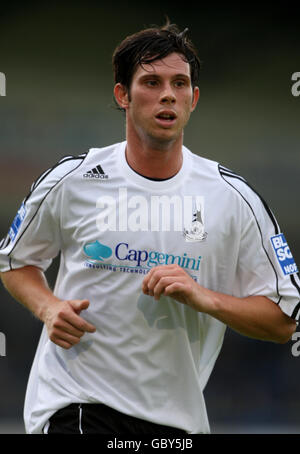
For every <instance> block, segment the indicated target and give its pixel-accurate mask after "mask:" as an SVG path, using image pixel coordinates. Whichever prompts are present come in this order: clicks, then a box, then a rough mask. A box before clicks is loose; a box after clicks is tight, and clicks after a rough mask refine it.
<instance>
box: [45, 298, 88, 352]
mask: <svg viewBox="0 0 300 454" xmlns="http://www.w3.org/2000/svg"><path fill="white" fill-rule="evenodd" d="M88 306H89V301H88V300H71V301H61V300H58V301H55V302H52V303H51V304H49V305H48V307H47V312H46V315H45V316H44V319H43V321H44V323H45V325H46V327H47V331H48V335H49V338H50V340H51V341H52V342H54V343H55V344H56V345H59V346H60V347H63V348H65V349H69V348H71V347H72V346H73V345H75V344H78V342H79V341H80V339H81V337H82V336H83V335H84V333H86V332H88V333H94V332H95V331H96V328H95V326H94V325H92V324H90V323H88V322H87V321H86V320H84V319H83V318H82V317H80V315H79V314H80V312H81V311H82V310H85V309H87V308H88Z"/></svg>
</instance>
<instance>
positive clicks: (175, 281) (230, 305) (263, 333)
mask: <svg viewBox="0 0 300 454" xmlns="http://www.w3.org/2000/svg"><path fill="white" fill-rule="evenodd" d="M142 289H143V292H144V293H145V294H146V295H150V296H153V297H154V298H155V299H156V300H158V299H159V298H160V296H161V295H164V296H169V297H172V298H174V299H175V300H176V301H178V302H180V303H183V304H187V305H188V306H190V307H192V308H193V309H194V310H196V311H197V312H203V313H206V314H209V315H211V316H212V317H214V318H216V319H218V320H220V321H221V322H223V323H225V324H226V325H227V326H229V327H230V328H232V329H233V330H235V331H237V332H239V333H240V334H243V335H244V336H248V337H252V338H255V339H260V340H266V341H271V342H277V343H286V342H287V341H288V340H289V339H290V338H291V336H292V334H293V333H294V331H295V329H296V326H297V325H296V322H295V320H293V319H292V318H291V317H289V316H288V315H286V314H285V313H284V312H283V311H282V310H281V309H280V307H278V305H277V304H276V303H274V302H273V301H272V300H270V299H269V298H267V297H265V296H260V295H255V296H247V297H244V298H238V297H234V296H231V295H226V294H223V293H218V292H215V291H213V290H209V289H207V288H204V287H202V286H201V285H199V284H198V283H197V282H195V281H194V279H193V278H192V277H190V276H189V275H188V274H187V273H186V272H185V271H184V270H183V269H182V268H181V267H179V266H178V265H163V266H157V267H155V268H152V269H151V271H150V272H149V273H148V274H147V276H146V277H145V278H144V281H143V287H142Z"/></svg>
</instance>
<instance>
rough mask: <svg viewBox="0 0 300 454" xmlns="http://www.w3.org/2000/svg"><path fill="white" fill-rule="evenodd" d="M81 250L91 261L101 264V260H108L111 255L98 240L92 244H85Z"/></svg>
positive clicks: (108, 248) (110, 251)
mask: <svg viewBox="0 0 300 454" xmlns="http://www.w3.org/2000/svg"><path fill="white" fill-rule="evenodd" d="M83 250H84V253H85V254H86V255H87V256H88V257H89V259H90V260H91V261H96V262H99V261H100V262H103V259H108V258H109V257H110V256H111V255H112V250H111V248H110V247H108V246H105V245H104V244H102V243H100V242H99V241H98V240H96V241H94V242H93V243H87V244H86V245H85V246H84V248H83Z"/></svg>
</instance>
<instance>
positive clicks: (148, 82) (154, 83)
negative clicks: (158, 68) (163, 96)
mask: <svg viewBox="0 0 300 454" xmlns="http://www.w3.org/2000/svg"><path fill="white" fill-rule="evenodd" d="M145 83H146V85H147V86H148V87H156V86H157V85H158V81H157V80H155V79H148V80H146V81H145Z"/></svg>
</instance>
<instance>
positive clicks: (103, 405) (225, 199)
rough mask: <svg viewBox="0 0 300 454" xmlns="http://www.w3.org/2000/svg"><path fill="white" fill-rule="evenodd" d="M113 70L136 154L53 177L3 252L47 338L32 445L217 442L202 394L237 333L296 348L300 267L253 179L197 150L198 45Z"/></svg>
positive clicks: (32, 395) (39, 361)
mask: <svg viewBox="0 0 300 454" xmlns="http://www.w3.org/2000/svg"><path fill="white" fill-rule="evenodd" d="M113 66H114V75H115V87H114V96H115V100H116V102H117V104H118V106H119V107H120V109H122V110H123V111H124V112H125V115H126V140H124V141H123V142H121V143H118V144H114V145H110V146H107V147H105V148H93V149H90V150H89V151H88V152H87V153H85V154H82V155H80V156H77V157H74V156H69V157H65V158H63V159H62V160H61V161H60V162H59V163H57V164H56V165H55V166H54V167H52V168H51V169H50V170H48V171H46V172H45V173H43V174H42V175H41V177H40V178H39V179H38V180H37V181H36V182H35V183H34V184H33V186H32V188H31V192H30V194H29V195H28V196H27V197H26V198H25V199H24V201H23V203H22V206H21V208H20V209H19V211H18V213H17V215H16V217H15V219H14V221H13V224H12V226H11V228H10V230H9V233H8V236H7V237H6V238H4V239H3V240H2V242H1V243H0V265H1V267H0V270H1V272H2V273H1V277H2V280H3V283H4V285H5V287H6V288H7V290H8V291H9V292H10V293H11V294H12V295H13V297H14V298H16V300H18V301H20V302H21V303H22V304H24V306H26V307H27V308H28V309H29V310H30V311H32V312H33V314H35V316H36V317H38V318H39V319H40V320H42V322H43V323H44V327H43V331H42V334H41V338H40V342H39V345H38V348H37V352H36V356H35V359H34V362H33V365H32V369H31V373H30V377H29V382H28V388H27V392H26V399H25V409H24V417H25V426H26V431H27V433H49V434H51V433H74V434H75V433H99V434H101V433H115V434H116V433H137V434H142V433H149V434H160V435H166V434H184V433H191V434H197V433H209V431H210V429H209V422H208V417H207V413H206V408H205V402H204V398H203V390H204V388H205V385H206V383H207V380H208V379H209V376H210V374H211V372H212V370H213V367H214V364H215V361H216V359H217V357H218V355H219V352H220V349H221V346H222V342H223V337H224V333H225V330H226V326H230V327H231V328H232V329H234V330H236V331H238V332H239V333H241V334H242V335H245V336H249V337H253V338H257V339H261V340H266V341H272V342H279V343H284V342H287V341H288V340H289V339H290V337H291V335H292V333H293V332H294V330H295V327H296V320H297V319H298V317H299V311H300V303H299V288H300V287H299V278H298V275H297V266H296V264H295V262H294V259H293V256H292V254H291V252H290V250H289V247H288V244H287V242H286V239H285V236H284V234H283V233H282V232H281V231H280V228H279V225H278V223H277V221H276V219H275V217H274V215H273V214H272V212H271V210H270V209H269V208H268V206H267V205H266V203H265V202H264V201H263V200H262V199H261V197H260V196H259V195H258V194H257V193H256V192H255V191H254V190H253V189H252V188H250V186H249V185H248V183H247V182H246V181H245V179H244V178H242V177H240V176H238V175H237V174H235V173H233V172H232V171H230V170H228V169H226V168H224V167H223V166H221V165H220V164H218V163H216V162H213V161H211V160H208V159H205V158H202V157H200V156H198V155H196V154H193V153H192V152H191V151H190V150H188V149H187V148H186V147H185V146H184V145H183V131H184V128H185V126H186V124H187V122H188V120H189V117H190V115H191V113H192V112H193V111H194V109H195V108H196V106H197V102H198V99H199V88H198V76H199V67H200V65H199V58H198V56H197V52H196V50H195V48H194V46H193V44H192V42H191V41H190V39H189V38H188V37H187V30H185V31H184V32H179V30H178V28H177V26H175V25H172V24H169V23H168V24H167V25H165V26H163V27H157V28H150V29H145V30H142V31H140V32H138V33H136V34H134V35H133V36H129V37H127V38H126V39H125V40H124V41H123V42H122V43H121V44H120V45H119V46H118V47H117V49H116V50H115V52H114V55H113ZM195 151H196V152H197V153H198V152H201V147H199V149H197V150H195ZM59 253H60V267H59V271H58V276H57V280H56V285H55V288H54V290H53V291H52V290H51V289H50V288H49V286H48V284H47V281H46V279H45V276H44V272H45V270H46V269H47V268H48V267H49V265H50V264H51V261H52V260H53V258H54V257H56V256H57V255H58V254H59Z"/></svg>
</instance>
